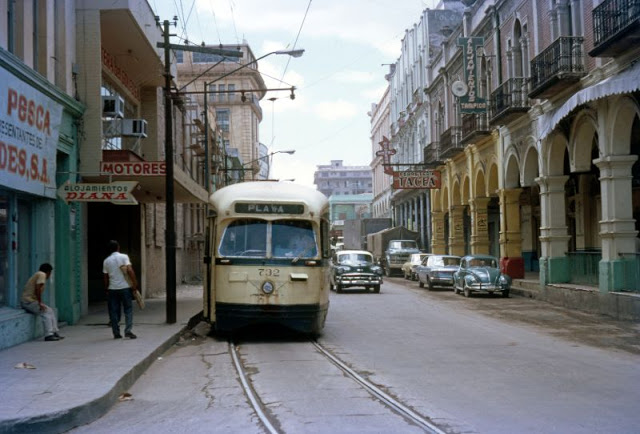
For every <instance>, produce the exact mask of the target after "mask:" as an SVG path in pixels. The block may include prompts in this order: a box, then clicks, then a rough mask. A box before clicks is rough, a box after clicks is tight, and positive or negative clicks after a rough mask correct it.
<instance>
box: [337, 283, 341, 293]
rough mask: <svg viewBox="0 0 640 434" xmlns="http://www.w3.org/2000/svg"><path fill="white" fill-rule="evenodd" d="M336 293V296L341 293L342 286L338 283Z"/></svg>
mask: <svg viewBox="0 0 640 434" xmlns="http://www.w3.org/2000/svg"><path fill="white" fill-rule="evenodd" d="M336 292H337V293H338V294H340V293H341V292H342V285H340V284H339V283H337V284H336Z"/></svg>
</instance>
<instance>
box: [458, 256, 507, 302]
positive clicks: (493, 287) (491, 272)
mask: <svg viewBox="0 0 640 434" xmlns="http://www.w3.org/2000/svg"><path fill="white" fill-rule="evenodd" d="M510 289H511V277H509V276H508V275H506V274H503V273H502V272H501V271H500V268H499V267H498V259H497V258H495V257H494V256H489V255H467V256H464V257H463V258H462V260H461V261H460V268H458V271H456V272H455V273H453V292H455V293H456V294H458V293H459V292H462V293H464V296H465V297H471V294H473V293H474V292H482V293H485V294H494V293H501V294H502V296H503V297H509V290H510Z"/></svg>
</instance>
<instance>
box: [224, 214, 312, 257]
mask: <svg viewBox="0 0 640 434" xmlns="http://www.w3.org/2000/svg"><path fill="white" fill-rule="evenodd" d="M269 238H270V239H271V243H270V244H269V243H268V239H269ZM268 245H270V246H271V249H272V252H268V248H267V246H268ZM218 251H219V253H220V255H221V256H249V257H267V256H271V257H276V258H312V257H315V256H317V254H318V247H317V241H316V238H315V234H314V232H313V228H312V226H311V222H308V221H300V220H276V221H273V222H270V223H269V222H266V221H264V220H259V219H240V220H235V221H233V222H232V223H231V224H229V226H227V228H226V229H225V231H224V234H223V235H222V239H221V241H220V247H219V249H218Z"/></svg>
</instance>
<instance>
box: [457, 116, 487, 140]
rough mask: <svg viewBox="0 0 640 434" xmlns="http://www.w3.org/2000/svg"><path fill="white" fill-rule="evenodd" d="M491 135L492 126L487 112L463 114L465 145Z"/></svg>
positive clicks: (463, 138)
mask: <svg viewBox="0 0 640 434" xmlns="http://www.w3.org/2000/svg"><path fill="white" fill-rule="evenodd" d="M490 135H491V127H489V116H488V115H487V113H473V114H465V115H462V143H463V144H464V145H467V144H469V143H472V142H473V141H476V140H480V139H483V138H485V137H488V136H490Z"/></svg>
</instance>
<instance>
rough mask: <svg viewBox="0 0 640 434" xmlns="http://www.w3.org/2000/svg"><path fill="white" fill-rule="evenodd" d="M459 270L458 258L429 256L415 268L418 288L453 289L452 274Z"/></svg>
mask: <svg viewBox="0 0 640 434" xmlns="http://www.w3.org/2000/svg"><path fill="white" fill-rule="evenodd" d="M458 268H460V256H455V255H431V256H429V257H427V258H426V259H425V260H424V261H423V262H422V264H420V265H419V266H418V267H417V268H416V273H417V276H418V286H420V288H424V286H425V285H426V286H427V288H428V289H429V290H432V289H433V288H435V287H448V288H452V287H453V273H455V272H456V271H458Z"/></svg>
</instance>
